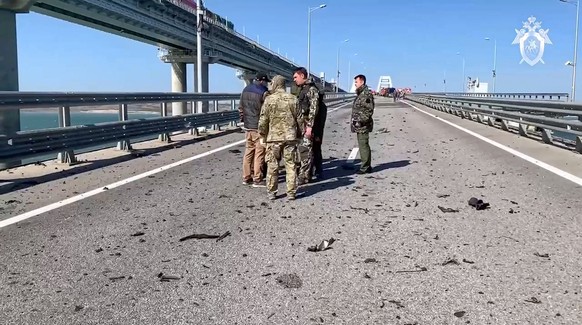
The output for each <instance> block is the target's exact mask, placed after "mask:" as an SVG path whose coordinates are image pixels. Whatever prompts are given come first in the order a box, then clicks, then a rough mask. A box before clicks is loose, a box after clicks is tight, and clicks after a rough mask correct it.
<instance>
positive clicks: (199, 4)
mask: <svg viewBox="0 0 582 325" xmlns="http://www.w3.org/2000/svg"><path fill="white" fill-rule="evenodd" d="M196 3H197V6H196V28H197V29H198V30H197V33H196V80H198V87H197V88H198V89H197V91H198V93H201V92H202V89H203V88H202V24H203V23H204V20H203V16H202V15H203V14H204V11H203V10H202V1H201V0H198V1H197V2H196ZM192 110H193V111H194V108H192ZM195 112H196V113H201V112H202V102H196V110H195Z"/></svg>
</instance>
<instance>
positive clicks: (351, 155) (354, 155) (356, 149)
mask: <svg viewBox="0 0 582 325" xmlns="http://www.w3.org/2000/svg"><path fill="white" fill-rule="evenodd" d="M358 150H360V149H359V148H354V149H352V152H350V155H349V156H348V161H347V162H348V163H352V162H353V161H354V160H355V159H356V155H357V154H358Z"/></svg>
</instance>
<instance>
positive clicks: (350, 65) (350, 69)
mask: <svg viewBox="0 0 582 325" xmlns="http://www.w3.org/2000/svg"><path fill="white" fill-rule="evenodd" d="M357 55H358V53H354V56H357ZM351 77H352V59H349V60H348V84H349V81H350V78H351ZM348 87H349V89H348V90H347V91H348V92H350V90H351V89H352V88H351V86H348Z"/></svg>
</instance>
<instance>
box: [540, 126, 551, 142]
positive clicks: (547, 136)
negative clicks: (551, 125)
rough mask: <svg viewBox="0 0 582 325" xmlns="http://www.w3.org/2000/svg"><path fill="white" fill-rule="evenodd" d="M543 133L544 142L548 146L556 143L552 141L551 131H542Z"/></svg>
mask: <svg viewBox="0 0 582 325" xmlns="http://www.w3.org/2000/svg"><path fill="white" fill-rule="evenodd" d="M541 131H542V141H543V142H544V143H547V144H552V143H554V141H553V139H552V132H551V131H550V130H549V129H541Z"/></svg>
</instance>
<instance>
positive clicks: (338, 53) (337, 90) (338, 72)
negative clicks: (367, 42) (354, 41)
mask: <svg viewBox="0 0 582 325" xmlns="http://www.w3.org/2000/svg"><path fill="white" fill-rule="evenodd" d="M349 41H350V40H349V39H345V40H343V41H341V42H340V45H339V46H338V47H337V80H336V82H335V92H336V93H337V92H339V85H340V69H339V57H340V49H341V47H342V44H344V43H347V42H349Z"/></svg>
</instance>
